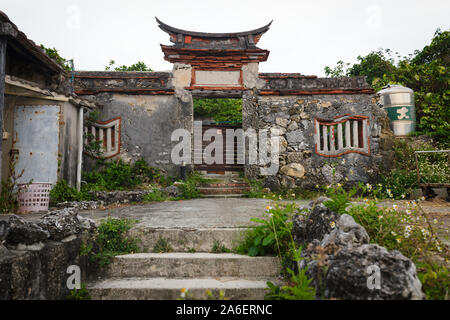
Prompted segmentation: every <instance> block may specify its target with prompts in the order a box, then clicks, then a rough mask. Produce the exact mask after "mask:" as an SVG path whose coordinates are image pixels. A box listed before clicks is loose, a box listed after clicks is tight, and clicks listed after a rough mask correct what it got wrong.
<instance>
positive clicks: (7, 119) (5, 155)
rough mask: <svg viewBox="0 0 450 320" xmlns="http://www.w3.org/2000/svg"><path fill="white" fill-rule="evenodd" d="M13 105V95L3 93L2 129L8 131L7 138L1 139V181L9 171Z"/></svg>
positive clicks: (6, 176)
mask: <svg viewBox="0 0 450 320" xmlns="http://www.w3.org/2000/svg"><path fill="white" fill-rule="evenodd" d="M14 105H15V97H13V96H9V95H5V109H4V111H3V131H4V132H8V138H7V139H4V140H3V139H2V141H1V142H2V157H1V159H0V160H1V161H2V166H1V168H2V172H1V178H2V181H5V180H6V179H7V178H8V173H9V152H10V150H11V147H12V143H13V129H14Z"/></svg>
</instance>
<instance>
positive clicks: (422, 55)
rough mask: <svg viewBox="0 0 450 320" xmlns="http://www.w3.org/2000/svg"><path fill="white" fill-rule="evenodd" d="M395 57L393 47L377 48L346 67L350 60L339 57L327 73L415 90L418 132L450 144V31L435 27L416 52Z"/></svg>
mask: <svg viewBox="0 0 450 320" xmlns="http://www.w3.org/2000/svg"><path fill="white" fill-rule="evenodd" d="M396 54H397V58H398V62H395V59H394V58H393V52H392V51H391V50H390V49H385V50H382V49H380V50H378V51H373V52H371V53H369V54H368V55H366V56H364V57H362V56H358V61H359V62H358V63H356V64H354V65H353V66H352V67H351V68H349V69H346V68H345V66H348V65H349V64H348V63H345V62H343V61H338V62H337V66H336V67H335V68H330V67H328V66H327V67H325V73H326V75H327V76H331V77H336V76H344V75H347V76H358V75H364V76H366V77H367V80H368V82H369V84H371V86H372V87H373V88H374V89H375V90H376V91H378V90H380V89H381V88H382V87H383V86H385V85H387V84H389V83H391V84H400V85H403V86H405V87H408V88H411V89H412V90H414V98H415V105H416V113H417V128H418V133H423V134H427V135H429V136H431V137H433V138H435V140H436V141H437V142H439V143H440V144H441V147H443V148H447V147H449V146H450V135H449V134H448V132H450V90H449V85H450V76H449V64H450V31H441V30H440V29H438V30H436V32H435V34H434V36H433V39H432V40H431V43H430V44H429V45H427V46H425V47H424V48H423V49H422V50H416V51H415V52H414V54H410V55H409V56H407V57H406V56H405V57H400V56H399V55H398V53H396Z"/></svg>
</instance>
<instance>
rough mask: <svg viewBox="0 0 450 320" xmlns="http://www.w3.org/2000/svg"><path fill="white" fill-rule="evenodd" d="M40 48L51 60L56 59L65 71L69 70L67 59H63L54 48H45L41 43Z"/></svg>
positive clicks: (70, 67) (70, 68)
mask: <svg viewBox="0 0 450 320" xmlns="http://www.w3.org/2000/svg"><path fill="white" fill-rule="evenodd" d="M41 49H42V50H44V52H45V53H46V54H47V55H48V56H49V57H50V58H52V59H53V60H55V61H56V63H58V64H59V65H60V66H61V67H63V68H64V70H66V71H71V70H72V66H71V65H70V63H69V60H66V59H64V58H63V57H61V56H60V55H59V52H58V50H57V49H55V48H47V47H45V46H44V45H43V44H41Z"/></svg>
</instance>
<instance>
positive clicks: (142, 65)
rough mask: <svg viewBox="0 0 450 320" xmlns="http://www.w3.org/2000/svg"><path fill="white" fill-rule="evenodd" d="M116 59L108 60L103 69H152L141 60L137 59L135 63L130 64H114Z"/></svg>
mask: <svg viewBox="0 0 450 320" xmlns="http://www.w3.org/2000/svg"><path fill="white" fill-rule="evenodd" d="M115 64H116V61H114V60H110V61H109V65H107V66H106V67H105V71H153V70H152V69H151V68H150V67H147V65H146V64H145V63H144V62H142V61H138V62H137V63H134V64H132V65H131V66H126V65H122V66H118V67H116V66H115Z"/></svg>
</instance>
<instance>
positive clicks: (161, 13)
mask: <svg viewBox="0 0 450 320" xmlns="http://www.w3.org/2000/svg"><path fill="white" fill-rule="evenodd" d="M0 10H2V11H4V12H5V13H6V14H7V15H8V16H9V18H10V19H11V20H12V21H13V22H14V23H15V24H16V25H17V26H18V27H19V29H20V30H21V31H23V32H25V34H26V35H27V36H28V37H29V38H30V39H32V40H33V41H35V42H36V43H37V44H41V43H42V44H44V45H45V46H47V47H55V48H57V49H58V50H59V51H60V54H61V55H62V56H63V57H65V58H67V59H71V58H73V59H74V61H75V68H76V69H77V70H104V68H105V66H106V65H107V64H108V62H109V60H111V59H114V60H116V64H120V65H122V64H127V65H130V64H132V63H135V62H137V61H138V60H141V61H144V62H145V63H146V64H147V65H148V66H150V67H151V68H152V69H153V70H155V71H162V70H171V69H172V66H171V64H170V63H168V62H166V61H164V60H163V53H162V51H161V48H160V46H159V45H160V44H170V42H169V37H168V35H167V34H166V33H165V32H163V31H162V30H160V29H159V28H158V26H157V24H156V21H155V19H154V17H155V16H157V17H158V18H159V19H161V20H162V21H164V22H165V23H167V24H169V25H171V26H174V27H177V28H181V29H186V30H192V31H203V32H237V31H246V30H251V29H255V28H259V27H261V26H263V25H265V24H267V23H268V22H269V21H270V20H272V19H273V20H274V21H273V24H272V26H271V28H270V30H269V31H268V32H267V33H266V34H264V35H263V37H262V39H261V41H260V42H259V43H258V46H259V47H260V48H263V49H268V50H270V55H269V59H268V61H267V62H264V63H261V64H260V71H261V72H300V73H302V74H315V75H319V76H323V75H324V71H323V69H324V67H325V66H327V65H329V66H334V65H335V63H336V62H337V61H338V60H344V61H348V62H355V61H356V57H357V56H358V55H365V54H367V53H369V52H370V51H373V50H377V49H378V48H390V49H392V50H393V51H398V52H399V53H400V54H401V55H407V54H409V53H413V51H414V50H416V49H421V48H423V47H424V46H425V45H426V44H428V43H429V42H430V40H431V38H432V36H433V34H434V32H435V30H436V29H437V28H441V29H443V30H448V29H449V28H450V0H427V1H424V0H419V1H417V0H409V1H407V0H405V1H404V0H400V1H398V0H339V1H338V0H309V1H300V0H297V1H294V0H270V1H266V0H258V1H248V0H237V1H236V0H222V1H218V0H217V1H214V0H210V1H204V0H190V1H182V0H127V1H116V0H105V1H103V0H39V1H29V0H1V4H0Z"/></svg>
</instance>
